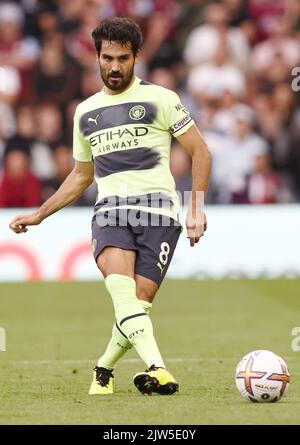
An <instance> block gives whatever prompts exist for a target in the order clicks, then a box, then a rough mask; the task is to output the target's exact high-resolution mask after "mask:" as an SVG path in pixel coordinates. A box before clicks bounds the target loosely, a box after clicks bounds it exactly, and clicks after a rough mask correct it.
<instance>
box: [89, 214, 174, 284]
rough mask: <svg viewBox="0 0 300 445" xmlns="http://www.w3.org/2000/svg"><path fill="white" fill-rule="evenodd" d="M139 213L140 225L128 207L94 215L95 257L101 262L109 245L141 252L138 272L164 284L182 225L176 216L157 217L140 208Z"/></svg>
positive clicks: (137, 257)
mask: <svg viewBox="0 0 300 445" xmlns="http://www.w3.org/2000/svg"><path fill="white" fill-rule="evenodd" d="M138 216H139V217H140V216H141V218H139V223H138V224H137V221H136V220H135V221H130V218H128V209H122V210H117V211H106V212H105V213H104V212H103V213H102V214H101V215H99V213H98V214H97V215H94V217H93V219H92V245H93V254H94V258H95V261H97V257H98V255H99V254H100V253H101V252H102V250H103V249H104V248H105V247H109V246H110V247H119V248H120V249H126V250H134V251H136V254H137V256H136V263H135V273H136V274H138V275H142V276H143V277H146V278H149V279H150V280H153V281H155V282H156V283H157V284H158V286H160V284H161V283H162V281H163V279H164V277H165V274H166V272H167V270H168V267H169V265H170V262H171V259H172V257H173V254H174V251H175V248H176V245H177V241H178V238H179V235H180V233H181V230H182V226H181V225H180V224H179V223H178V222H177V221H175V220H174V219H172V218H167V217H163V216H161V215H154V216H153V214H150V213H148V212H141V211H139V212H138ZM99 218H100V219H99ZM153 218H154V219H155V221H153ZM104 219H106V223H105V221H104ZM151 224H152V225H151Z"/></svg>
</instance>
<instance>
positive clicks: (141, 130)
mask: <svg viewBox="0 0 300 445" xmlns="http://www.w3.org/2000/svg"><path fill="white" fill-rule="evenodd" d="M193 124H194V122H193V120H192V119H191V117H190V114H189V113H188V112H187V110H186V109H185V107H184V106H183V105H182V104H181V102H180V99H179V97H178V95H177V94H176V93H174V92H173V91H171V90H168V89H166V88H163V87H160V86H157V85H153V84H149V83H147V82H144V81H143V80H141V79H139V78H138V77H135V80H134V82H133V83H132V85H131V86H130V87H129V88H128V89H127V90H125V91H123V92H122V93H120V94H116V95H108V94H106V93H105V92H104V91H103V90H102V91H100V92H98V93H96V94H94V95H93V96H91V97H89V98H88V99H86V100H85V101H83V102H81V103H80V104H79V105H78V106H77V108H76V112H75V115H74V140H73V151H74V158H75V159H77V160H78V161H82V162H85V161H92V160H93V161H94V164H95V179H96V182H97V186H98V196H97V201H96V205H95V210H96V212H101V211H104V210H105V211H106V210H108V209H115V208H119V207H120V206H122V208H134V209H138V210H144V211H147V212H153V213H157V214H162V215H165V216H168V217H171V218H173V219H175V220H178V214H179V198H178V195H177V193H176V190H175V181H174V179H173V177H172V174H171V172H170V145H171V139H172V136H175V137H177V136H180V135H181V134H183V133H184V132H186V131H187V130H188V129H189V128H190V127H191V126H192V125H193Z"/></svg>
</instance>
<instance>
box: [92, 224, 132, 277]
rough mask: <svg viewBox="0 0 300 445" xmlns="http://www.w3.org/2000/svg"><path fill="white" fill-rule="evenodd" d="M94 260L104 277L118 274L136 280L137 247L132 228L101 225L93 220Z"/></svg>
mask: <svg viewBox="0 0 300 445" xmlns="http://www.w3.org/2000/svg"><path fill="white" fill-rule="evenodd" d="M92 240H93V241H92V244H93V253H94V258H95V261H96V263H97V266H98V268H99V269H100V271H101V272H102V274H103V276H104V277H106V276H107V275H110V274H113V273H116V274H120V275H128V276H130V277H132V278H134V269H135V259H136V246H135V239H134V236H133V234H132V231H131V229H130V227H127V226H110V225H102V224H99V221H98V220H97V218H96V217H94V218H93V220H92Z"/></svg>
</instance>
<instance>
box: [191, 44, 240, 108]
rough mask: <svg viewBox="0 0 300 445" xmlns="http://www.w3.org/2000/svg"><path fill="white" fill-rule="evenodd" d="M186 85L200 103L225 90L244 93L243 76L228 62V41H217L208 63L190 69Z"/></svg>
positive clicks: (237, 93)
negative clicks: (217, 44) (217, 43)
mask: <svg viewBox="0 0 300 445" xmlns="http://www.w3.org/2000/svg"><path fill="white" fill-rule="evenodd" d="M187 87H188V90H189V91H190V93H192V94H193V95H194V97H196V99H197V102H198V103H200V104H201V103H202V102H203V100H205V98H207V97H214V98H216V97H220V96H221V95H222V94H223V93H224V92H225V91H229V92H231V93H232V94H233V95H235V96H236V97H242V96H243V95H244V94H245V89H246V83H245V76H244V74H243V72H242V71H241V70H240V69H239V68H238V67H237V66H236V65H233V64H232V63H230V62H229V53H228V42H227V41H226V40H225V39H224V40H222V41H221V42H220V43H219V46H218V48H217V49H216V52H215V54H214V56H213V58H212V60H211V62H210V63H205V64H202V65H199V66H198V67H195V68H193V69H192V70H191V72H190V74H189V77H188V80H187Z"/></svg>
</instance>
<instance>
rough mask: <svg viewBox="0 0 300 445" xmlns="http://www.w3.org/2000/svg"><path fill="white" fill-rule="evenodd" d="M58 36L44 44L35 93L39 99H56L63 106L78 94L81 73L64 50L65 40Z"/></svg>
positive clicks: (37, 71)
mask: <svg viewBox="0 0 300 445" xmlns="http://www.w3.org/2000/svg"><path fill="white" fill-rule="evenodd" d="M56 37H58V38H55V39H54V38H53V37H52V38H51V39H50V40H47V41H46V42H45V43H44V45H43V48H42V51H41V55H40V60H39V64H38V66H37V68H36V71H35V76H34V77H35V79H34V81H35V93H36V96H37V99H38V100H46V101H55V102H56V103H57V105H60V106H63V105H65V104H66V102H68V101H69V100H71V99H72V98H73V97H76V96H78V94H79V84H80V75H79V74H80V73H79V69H78V67H76V65H75V64H74V62H72V60H70V57H67V54H66V53H65V51H64V46H63V45H64V40H63V39H60V38H59V36H58V35H56ZM60 40H62V41H61V42H60Z"/></svg>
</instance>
